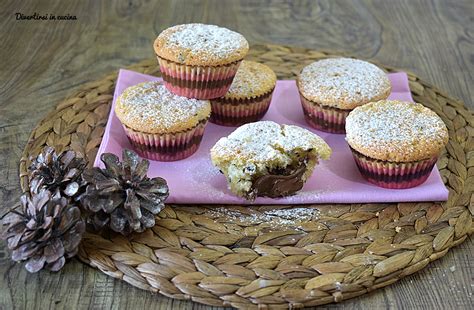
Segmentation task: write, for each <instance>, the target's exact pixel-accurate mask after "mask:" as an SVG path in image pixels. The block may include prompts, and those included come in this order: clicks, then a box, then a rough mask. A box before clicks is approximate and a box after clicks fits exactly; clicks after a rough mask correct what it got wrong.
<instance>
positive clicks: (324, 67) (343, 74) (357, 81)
mask: <svg viewBox="0 0 474 310" xmlns="http://www.w3.org/2000/svg"><path fill="white" fill-rule="evenodd" d="M297 84H298V90H299V92H300V98H301V105H302V106H303V112H304V115H305V119H306V121H307V122H308V123H309V124H310V125H311V126H312V127H314V128H316V129H318V130H322V131H326V132H331V133H344V132H345V131H344V130H345V129H344V128H345V127H344V125H345V120H346V117H347V115H348V114H349V112H350V111H352V110H353V109H354V108H356V107H358V106H361V105H364V104H366V103H368V102H373V101H378V100H383V99H387V97H388V96H389V95H390V91H391V85H390V81H389V79H388V78H387V75H386V74H385V73H384V72H383V71H382V70H381V69H380V68H378V67H377V66H375V65H373V64H371V63H368V62H365V61H362V60H358V59H351V58H330V59H324V60H320V61H317V62H314V63H312V64H310V65H308V66H306V67H305V68H303V70H302V71H301V74H300V75H299V77H298V81H297Z"/></svg>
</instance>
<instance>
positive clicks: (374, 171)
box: [351, 148, 438, 189]
mask: <svg viewBox="0 0 474 310" xmlns="http://www.w3.org/2000/svg"><path fill="white" fill-rule="evenodd" d="M351 151H352V155H353V156H354V160H355V162H356V164H357V168H359V171H360V173H361V174H362V176H363V177H364V178H365V179H366V180H367V181H369V182H370V183H372V184H375V185H377V186H380V187H384V188H391V189H404V188H411V187H415V186H418V185H420V184H422V183H424V182H425V181H426V179H428V177H429V176H430V174H431V171H432V170H433V167H434V165H435V164H436V161H437V160H438V158H437V157H433V158H429V159H425V160H420V161H414V162H406V163H396V162H389V161H382V160H376V159H372V158H369V157H367V156H365V155H362V154H361V153H359V152H357V151H355V150H353V149H352V148H351Z"/></svg>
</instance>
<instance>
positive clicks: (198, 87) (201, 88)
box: [157, 56, 242, 99]
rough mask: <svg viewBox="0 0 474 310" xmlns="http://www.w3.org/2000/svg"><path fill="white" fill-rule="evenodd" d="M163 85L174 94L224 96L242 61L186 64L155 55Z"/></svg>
mask: <svg viewBox="0 0 474 310" xmlns="http://www.w3.org/2000/svg"><path fill="white" fill-rule="evenodd" d="M157 58H158V63H159V64H160V70H161V74H162V76H163V81H164V84H165V87H166V88H167V89H168V90H169V91H171V92H172V93H175V94H176V95H179V96H183V97H188V98H196V99H213V98H218V97H222V96H224V95H225V94H226V93H227V91H228V90H229V88H230V85H231V84H232V81H233V80H234V76H235V74H236V73H237V69H238V68H239V65H240V63H241V62H242V61H237V62H233V63H231V64H228V65H223V66H215V67H212V66H188V65H183V64H179V63H176V62H173V61H169V60H167V59H164V58H161V57H159V56H157Z"/></svg>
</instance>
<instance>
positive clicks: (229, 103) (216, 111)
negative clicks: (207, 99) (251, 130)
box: [210, 90, 273, 126]
mask: <svg viewBox="0 0 474 310" xmlns="http://www.w3.org/2000/svg"><path fill="white" fill-rule="evenodd" d="M272 94H273V90H272V91H270V92H268V93H266V94H264V95H262V96H258V97H255V98H246V99H229V98H217V99H213V100H211V109H212V113H211V118H210V121H211V122H212V123H214V124H217V125H222V126H240V125H243V124H246V123H251V122H256V121H259V120H260V119H262V117H263V116H264V115H265V113H267V111H268V108H269V107H270V103H271V101H272Z"/></svg>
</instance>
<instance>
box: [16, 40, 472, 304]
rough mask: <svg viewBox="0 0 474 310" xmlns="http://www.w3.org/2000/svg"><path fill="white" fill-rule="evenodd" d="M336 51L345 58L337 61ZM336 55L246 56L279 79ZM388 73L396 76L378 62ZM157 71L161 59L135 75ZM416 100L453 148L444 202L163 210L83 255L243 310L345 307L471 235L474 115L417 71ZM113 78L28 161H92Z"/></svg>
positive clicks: (72, 103) (52, 118)
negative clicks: (46, 150)
mask: <svg viewBox="0 0 474 310" xmlns="http://www.w3.org/2000/svg"><path fill="white" fill-rule="evenodd" d="M339 55H340V54H339ZM331 56H335V54H334V53H330V52H320V51H312V50H307V49H303V48H294V47H284V46H277V45H258V46H253V47H252V48H251V52H250V55H249V56H248V59H252V60H257V61H260V62H263V63H265V64H267V65H269V66H270V67H271V68H273V70H275V72H276V73H277V75H278V77H279V78H280V79H292V78H295V76H296V74H297V73H298V72H299V71H300V70H301V68H302V67H303V66H304V65H306V64H308V63H310V62H313V61H315V60H318V59H322V58H326V57H331ZM381 67H383V68H385V69H386V70H387V71H389V72H391V71H396V70H394V69H393V68H389V67H386V66H381ZM129 69H131V70H135V71H139V72H143V73H146V74H153V75H159V68H158V66H157V61H156V59H150V60H147V61H144V62H141V63H140V64H137V65H134V66H131V67H129ZM408 76H409V82H410V88H411V90H412V94H413V98H414V99H415V100H416V101H418V102H421V103H423V104H425V105H426V106H428V107H429V108H431V109H432V110H434V111H435V112H436V113H438V115H440V116H441V118H442V119H443V121H444V122H445V123H446V125H447V127H448V129H449V135H450V140H449V143H448V145H447V147H446V150H445V151H444V152H443V153H442V154H441V156H440V158H439V161H438V168H439V169H440V172H441V175H442V178H443V180H444V182H445V184H446V186H447V187H448V189H449V192H450V195H449V201H447V202H445V203H431V202H429V203H398V204H351V205H348V204H346V205H343V204H339V205H336V204H333V205H304V206H302V205H299V206H290V205H287V206H255V207H244V206H206V205H192V206H182V205H181V206H177V205H174V206H171V205H169V206H167V207H166V208H165V209H164V210H163V211H162V212H161V213H160V214H159V216H158V218H157V222H156V226H155V227H153V229H150V230H148V231H146V232H144V233H142V234H136V235H133V236H132V237H131V238H129V239H126V238H124V237H122V236H119V235H108V236H99V235H94V234H91V233H88V234H86V235H85V238H84V240H83V242H82V246H81V248H80V252H79V258H80V259H81V260H82V261H84V262H85V263H87V264H89V265H91V266H93V267H96V268H98V269H99V270H101V271H102V272H104V273H106V274H108V275H110V276H112V277H114V278H118V279H122V280H124V281H126V282H128V283H130V284H131V285H133V286H136V287H138V288H140V289H144V290H149V291H152V292H159V293H161V294H163V295H165V296H169V297H171V298H178V299H190V300H193V301H195V302H199V303H204V304H208V305H216V306H233V307H237V308H243V309H252V308H257V307H258V306H260V307H264V306H268V307H269V308H271V309H274V308H275V309H280V308H287V307H289V306H292V307H302V306H314V305H321V304H326V303H330V302H339V301H342V300H345V299H348V298H352V297H355V296H359V295H362V294H365V293H367V292H370V291H372V290H374V289H377V288H380V287H383V286H386V285H389V284H391V283H394V282H396V281H398V280H399V279H401V278H403V277H404V276H406V275H409V274H412V273H414V272H416V271H418V270H420V269H422V268H424V267H425V266H426V265H427V264H428V263H429V262H431V261H433V260H436V259H438V258H440V257H442V256H444V255H445V254H446V253H447V252H448V250H449V249H450V248H451V247H453V246H455V245H458V244H459V243H461V242H463V241H464V240H465V239H466V237H467V235H468V234H470V233H472V232H473V231H474V225H473V224H472V223H473V221H472V217H473V215H474V196H473V191H474V138H473V136H474V129H473V127H474V116H473V113H472V112H471V111H468V110H467V109H466V107H465V106H464V105H463V103H462V102H460V101H459V100H456V99H452V98H451V97H449V96H448V95H446V94H445V93H443V92H441V91H439V90H438V89H436V88H435V87H433V86H431V85H429V84H428V83H426V82H424V81H422V80H420V79H419V78H417V77H416V76H415V75H414V74H411V73H409V74H408ZM116 77H117V74H116V73H114V74H110V75H108V76H106V77H105V78H103V79H101V80H98V81H96V82H92V83H89V84H86V85H84V86H83V87H82V88H81V89H80V90H79V91H76V92H75V93H73V94H72V95H71V96H70V97H69V98H67V99H65V100H64V101H62V102H61V103H59V105H58V106H57V107H56V109H55V110H54V111H52V112H51V113H50V114H48V115H47V116H46V117H45V118H44V120H43V121H42V122H40V124H39V125H38V126H37V127H36V128H35V129H34V130H33V132H32V134H31V136H30V138H29V142H28V144H27V145H26V147H25V150H24V152H23V156H22V159H21V163H20V177H21V187H22V189H23V191H26V190H27V189H28V177H27V173H28V172H27V167H28V164H29V160H28V158H29V157H30V156H32V155H34V156H36V155H37V154H38V153H39V152H40V151H41V149H42V148H43V147H44V146H45V145H50V146H53V147H55V148H56V150H57V151H62V150H64V149H67V148H71V149H74V150H75V151H76V152H80V153H82V154H84V155H85V156H86V157H87V158H88V160H89V162H90V163H92V162H93V161H94V158H95V155H96V152H97V148H98V146H99V144H100V141H101V138H102V135H103V132H104V126H105V124H106V122H107V116H108V113H109V109H110V103H111V101H112V95H113V91H114V83H115V79H116Z"/></svg>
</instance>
